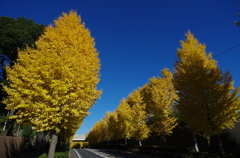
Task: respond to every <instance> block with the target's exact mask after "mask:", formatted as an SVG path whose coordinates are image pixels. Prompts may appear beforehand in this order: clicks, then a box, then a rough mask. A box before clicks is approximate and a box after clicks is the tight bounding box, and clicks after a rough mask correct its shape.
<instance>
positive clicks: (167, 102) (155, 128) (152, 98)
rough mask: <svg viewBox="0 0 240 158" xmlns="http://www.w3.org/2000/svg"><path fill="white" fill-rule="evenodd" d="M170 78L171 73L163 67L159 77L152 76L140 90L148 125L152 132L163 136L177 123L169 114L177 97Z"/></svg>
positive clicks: (170, 131) (169, 132)
mask: <svg viewBox="0 0 240 158" xmlns="http://www.w3.org/2000/svg"><path fill="white" fill-rule="evenodd" d="M172 79H173V73H172V72H171V71H169V69H167V68H165V69H163V70H162V71H161V77H152V78H151V79H149V82H148V83H147V84H146V85H144V86H143V88H142V90H141V94H142V96H143V100H144V102H145V103H146V112H147V113H148V114H149V117H148V125H149V127H150V129H151V131H152V132H154V133H157V134H158V135H159V136H161V137H163V138H164V136H166V135H170V134H171V133H172V130H173V129H174V128H175V127H176V125H177V123H176V120H177V118H175V117H171V116H170V114H171V113H172V112H173V105H174V103H175V100H177V98H178V97H177V93H176V91H175V89H174V86H173V83H172Z"/></svg>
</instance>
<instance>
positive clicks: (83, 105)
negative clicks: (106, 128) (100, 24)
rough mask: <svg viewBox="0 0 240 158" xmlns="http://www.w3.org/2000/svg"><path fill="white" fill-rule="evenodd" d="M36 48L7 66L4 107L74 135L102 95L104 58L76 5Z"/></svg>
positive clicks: (39, 126) (43, 127) (24, 120)
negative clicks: (100, 86)
mask: <svg viewBox="0 0 240 158" xmlns="http://www.w3.org/2000/svg"><path fill="white" fill-rule="evenodd" d="M36 46H37V47H36V48H31V47H27V48H26V49H25V50H19V51H18V59H17V60H16V63H15V64H14V65H13V66H12V67H7V69H6V71H7V79H8V80H9V81H10V85H9V86H4V89H5V90H6V92H7V94H8V97H7V98H6V99H5V100H4V103H5V104H6V108H7V109H9V110H15V111H16V113H15V114H14V115H13V116H11V118H13V119H16V120H17V123H18V124H31V125H32V126H33V129H35V130H36V131H52V132H53V133H56V134H60V135H62V136H64V137H65V138H69V137H71V136H72V135H73V134H75V132H76V130H77V129H78V128H79V126H80V125H81V124H82V121H83V119H84V118H85V117H86V116H87V115H88V110H89V109H90V108H91V107H92V106H93V104H94V103H95V100H96V99H97V98H99V96H100V94H101V91H99V90H97V89H96V85H97V83H98V82H99V80H100V79H99V76H100V75H99V70H100V60H99V58H98V52H97V50H96V48H95V42H94V39H93V38H92V37H91V35H90V31H89V30H88V29H86V28H85V25H84V23H82V22H81V18H80V16H78V15H77V13H76V12H75V11H70V12H69V14H67V13H63V14H62V16H60V17H59V18H58V19H57V20H55V21H54V25H50V26H48V27H47V28H46V31H45V32H44V34H43V35H42V36H41V37H40V38H39V40H38V41H37V42H36Z"/></svg>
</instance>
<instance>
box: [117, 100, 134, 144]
mask: <svg viewBox="0 0 240 158" xmlns="http://www.w3.org/2000/svg"><path fill="white" fill-rule="evenodd" d="M115 113H116V117H117V124H116V125H115V126H117V127H116V129H117V131H115V132H117V137H115V138H118V139H122V138H124V139H125V144H127V139H130V138H131V137H132V132H133V130H134V126H133V120H132V119H133V118H132V109H131V107H130V106H129V104H128V103H127V101H126V99H125V98H123V99H122V101H121V102H120V104H119V105H118V108H117V110H116V111H115Z"/></svg>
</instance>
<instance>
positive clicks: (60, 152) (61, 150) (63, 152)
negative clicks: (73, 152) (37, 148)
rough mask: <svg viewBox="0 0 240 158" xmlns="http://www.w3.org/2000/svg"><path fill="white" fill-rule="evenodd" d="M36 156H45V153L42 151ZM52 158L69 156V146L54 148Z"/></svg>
mask: <svg viewBox="0 0 240 158" xmlns="http://www.w3.org/2000/svg"><path fill="white" fill-rule="evenodd" d="M38 158H47V153H43V154H42V155H40V156H39V157H38ZM54 158H69V146H64V147H58V148H56V151H55V154H54Z"/></svg>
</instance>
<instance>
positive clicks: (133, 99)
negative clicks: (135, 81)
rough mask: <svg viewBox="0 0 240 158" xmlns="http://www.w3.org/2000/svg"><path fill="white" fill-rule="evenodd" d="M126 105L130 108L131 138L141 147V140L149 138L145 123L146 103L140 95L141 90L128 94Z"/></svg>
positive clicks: (148, 130) (146, 115)
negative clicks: (137, 141)
mask: <svg viewBox="0 0 240 158" xmlns="http://www.w3.org/2000/svg"><path fill="white" fill-rule="evenodd" d="M127 103H128V104H129V105H130V107H131V120H132V121H131V125H132V128H133V130H132V137H134V138H135V139H137V140H139V146H142V143H141V140H144V139H146V138H148V137H149V135H150V129H149V127H148V126H147V123H146V119H147V117H148V114H147V112H146V103H145V102H144V101H143V96H142V95H141V88H139V89H137V90H135V91H134V92H132V93H130V94H129V96H128V98H127Z"/></svg>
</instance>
